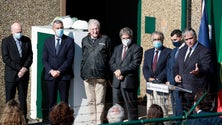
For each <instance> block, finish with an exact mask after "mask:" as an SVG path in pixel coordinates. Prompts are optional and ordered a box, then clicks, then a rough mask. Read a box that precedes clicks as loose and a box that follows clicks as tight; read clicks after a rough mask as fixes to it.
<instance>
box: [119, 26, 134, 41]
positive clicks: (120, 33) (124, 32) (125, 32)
mask: <svg viewBox="0 0 222 125" xmlns="http://www.w3.org/2000/svg"><path fill="white" fill-rule="evenodd" d="M124 34H127V35H129V36H130V38H132V37H133V30H132V29H130V28H129V27H124V28H122V29H121V30H120V32H119V36H120V37H121V36H122V35H124Z"/></svg>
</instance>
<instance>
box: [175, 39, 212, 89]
mask: <svg viewBox="0 0 222 125" xmlns="http://www.w3.org/2000/svg"><path fill="white" fill-rule="evenodd" d="M187 48H188V46H185V47H183V48H181V49H180V52H179V55H178V61H177V63H176V65H175V66H176V67H175V69H174V76H175V75H177V74H179V75H181V76H182V87H183V88H185V89H189V90H192V91H193V93H195V92H196V90H197V89H198V88H203V89H205V88H206V87H208V84H209V80H208V77H207V76H208V75H209V73H210V71H211V64H212V55H211V52H210V50H209V49H207V48H206V47H204V46H203V45H201V44H200V43H198V45H197V47H196V49H195V50H194V51H193V53H192V55H191V56H190V58H189V63H188V64H187V66H186V67H185V66H184V58H185V55H186V51H187ZM196 63H198V67H199V74H198V75H192V74H190V72H191V71H192V70H194V69H195V64H196Z"/></svg>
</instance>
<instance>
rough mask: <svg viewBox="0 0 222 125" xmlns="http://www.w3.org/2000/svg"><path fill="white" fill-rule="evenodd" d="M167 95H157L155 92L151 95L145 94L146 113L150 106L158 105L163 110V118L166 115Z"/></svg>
mask: <svg viewBox="0 0 222 125" xmlns="http://www.w3.org/2000/svg"><path fill="white" fill-rule="evenodd" d="M167 96H168V94H166V93H162V92H160V93H157V92H156V91H153V92H152V94H150V93H147V111H148V109H149V108H150V106H151V105H152V104H158V105H159V106H161V107H162V109H163V114H164V116H167V115H168V104H169V102H168V101H169V100H168V97H167Z"/></svg>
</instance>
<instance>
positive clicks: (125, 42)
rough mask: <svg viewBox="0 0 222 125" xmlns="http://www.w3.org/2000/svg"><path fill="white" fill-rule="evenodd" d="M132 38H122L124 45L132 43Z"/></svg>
mask: <svg viewBox="0 0 222 125" xmlns="http://www.w3.org/2000/svg"><path fill="white" fill-rule="evenodd" d="M131 42H132V40H131V39H122V44H123V45H124V46H129V45H130V44H131Z"/></svg>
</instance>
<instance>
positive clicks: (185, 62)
mask: <svg viewBox="0 0 222 125" xmlns="http://www.w3.org/2000/svg"><path fill="white" fill-rule="evenodd" d="M191 52H192V48H189V53H188V54H187V56H186V59H185V61H184V65H185V66H186V65H187V64H188V62H189V58H190V55H191Z"/></svg>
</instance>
